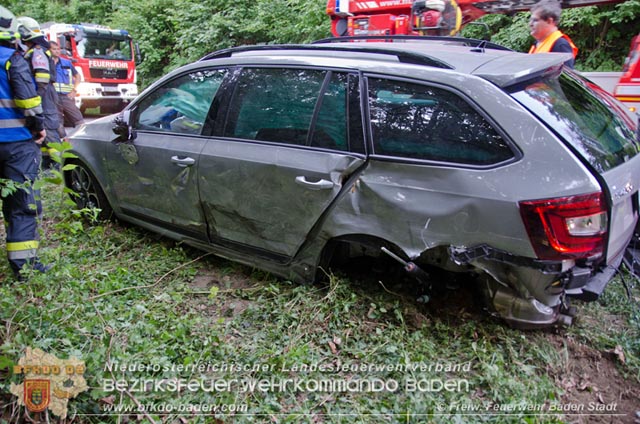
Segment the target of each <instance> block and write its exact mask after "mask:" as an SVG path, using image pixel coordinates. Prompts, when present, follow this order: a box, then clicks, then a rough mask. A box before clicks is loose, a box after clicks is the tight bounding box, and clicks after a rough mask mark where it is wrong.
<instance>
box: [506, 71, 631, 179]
mask: <svg viewBox="0 0 640 424" xmlns="http://www.w3.org/2000/svg"><path fill="white" fill-rule="evenodd" d="M589 84H590V83H589V82H587V81H585V80H582V79H581V78H578V77H577V76H574V75H573V74H572V75H569V74H567V73H566V72H565V73H562V74H560V76H549V77H547V78H544V79H542V80H539V81H536V82H533V83H531V84H528V85H527V86H526V87H524V88H523V89H521V90H518V91H516V92H514V93H512V94H511V95H512V96H513V97H514V98H515V99H516V100H518V101H519V102H520V103H522V104H523V105H524V106H525V107H527V108H528V109H529V110H531V111H532V112H533V113H534V114H535V115H537V116H538V117H539V118H540V119H541V120H542V121H543V122H545V123H546V124H547V125H548V126H549V128H552V129H553V130H554V131H556V132H557V133H558V134H560V136H561V137H562V138H563V139H564V140H566V141H567V142H568V143H569V144H570V145H571V146H572V147H573V148H574V149H575V150H576V151H577V152H578V153H579V154H580V156H582V157H583V158H584V159H585V160H586V161H587V162H589V164H591V165H592V166H593V167H594V168H595V169H596V170H597V171H598V172H604V171H607V170H608V169H611V168H615V167H616V166H618V165H620V164H622V163H623V162H626V161H628V160H629V159H631V158H632V157H633V156H635V155H636V154H637V153H638V145H637V142H635V140H636V135H635V133H634V131H635V128H633V127H632V126H631V125H632V122H631V121H630V120H627V119H625V117H624V116H622V115H621V114H620V113H616V108H613V107H611V104H607V99H606V98H602V95H600V94H599V93H598V91H597V90H599V89H598V88H597V87H596V88H595V89H590V88H589ZM630 124H631V125H630Z"/></svg>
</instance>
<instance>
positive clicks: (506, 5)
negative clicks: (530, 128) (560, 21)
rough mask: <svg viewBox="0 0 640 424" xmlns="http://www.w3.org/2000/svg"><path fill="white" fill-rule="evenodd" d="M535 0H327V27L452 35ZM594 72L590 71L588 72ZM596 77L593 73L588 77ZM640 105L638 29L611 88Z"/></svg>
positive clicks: (346, 32)
mask: <svg viewBox="0 0 640 424" xmlns="http://www.w3.org/2000/svg"><path fill="white" fill-rule="evenodd" d="M621 1H623V0H564V1H563V2H562V6H563V7H581V6H589V5H596V4H613V3H620V2H621ZM536 2H537V0H328V2H327V14H328V15H329V16H330V17H331V32H332V33H333V35H334V36H336V37H341V36H360V35H368V36H383V35H435V36H453V35H456V34H457V33H458V32H459V31H460V29H461V28H462V26H464V25H466V24H468V23H470V22H472V21H475V20H476V19H478V18H480V17H481V16H483V15H486V14H490V13H513V12H522V11H528V10H529V9H530V8H531V6H533V5H534V4H535V3H536ZM594 74H595V73H591V76H593V75H594ZM594 80H595V82H596V83H597V82H598V81H597V79H596V78H594ZM612 94H614V95H615V96H616V97H617V98H618V99H619V100H620V101H622V102H624V103H625V104H626V105H627V106H628V107H629V109H631V110H632V111H634V112H637V111H640V35H638V36H637V37H635V38H634V39H633V41H632V42H631V51H630V52H629V56H628V57H627V60H626V61H625V65H624V69H623V72H622V76H621V78H620V80H619V82H618V84H617V85H616V86H615V89H614V90H613V93H612Z"/></svg>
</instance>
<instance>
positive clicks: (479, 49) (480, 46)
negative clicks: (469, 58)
mask: <svg viewBox="0 0 640 424" xmlns="http://www.w3.org/2000/svg"><path fill="white" fill-rule="evenodd" d="M486 45H487V40H482V42H481V43H480V44H478V45H477V46H476V47H474V48H472V49H471V51H472V52H474V53H484V48H485V47H486Z"/></svg>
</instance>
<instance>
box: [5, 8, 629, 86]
mask: <svg viewBox="0 0 640 424" xmlns="http://www.w3.org/2000/svg"><path fill="white" fill-rule="evenodd" d="M6 1H7V2H8V4H7V5H6V7H8V8H9V9H10V10H11V11H13V13H15V14H16V15H18V16H19V15H26V16H31V17H33V18H35V19H36V20H38V21H39V22H49V21H57V22H68V23H77V22H93V23H98V24H103V25H109V26H111V27H113V28H124V29H127V30H128V31H129V33H131V35H132V36H133V37H134V38H135V39H136V40H137V42H138V43H139V45H140V49H141V51H142V53H143V56H144V61H143V63H142V64H140V66H139V67H138V77H139V81H140V83H141V86H142V87H145V86H147V85H148V84H150V83H151V82H153V81H154V80H156V79H157V78H159V77H160V76H162V75H164V74H165V73H167V72H169V71H170V70H172V69H175V68H176V67H178V66H181V65H184V64H186V63H189V62H191V61H193V60H197V59H198V58H200V57H202V56H204V55H205V54H207V53H209V52H211V51H215V50H218V49H223V48H227V47H231V46H237V45H244V44H260V43H304V42H308V41H311V40H314V39H318V38H325V37H328V36H330V21H329V18H328V17H327V16H326V15H325V7H326V1H325V0H311V1H305V0H233V1H232V0H172V1H169V0H6ZM529 16H530V15H529V13H517V14H515V15H513V16H508V15H488V16H485V17H483V18H482V19H481V20H480V21H479V23H482V24H483V25H486V26H487V27H488V30H489V32H488V34H490V38H491V40H492V41H494V42H497V43H499V44H503V45H506V46H508V47H510V48H512V49H514V50H517V51H523V52H526V51H528V49H529V47H530V46H531V44H532V43H533V41H534V40H533V38H532V37H531V36H530V34H529V27H528V19H529ZM560 27H561V29H562V30H563V31H565V32H567V33H568V34H569V35H570V36H571V38H572V39H573V40H574V42H575V43H576V44H577V46H578V48H579V49H580V54H579V55H578V59H577V62H576V67H577V68H578V69H580V70H599V71H618V70H620V69H621V67H622V64H623V62H624V58H625V57H626V54H627V52H628V50H629V43H630V41H631V36H632V35H633V34H636V33H637V32H638V29H639V28H640V0H627V1H625V2H624V3H619V4H616V5H611V6H598V7H596V6H590V7H582V8H574V9H567V10H565V11H564V12H563V17H562V22H561V25H560ZM463 35H465V36H470V37H474V38H485V37H487V33H486V31H485V30H484V29H483V27H482V26H480V25H468V26H467V27H466V28H465V29H464V30H463Z"/></svg>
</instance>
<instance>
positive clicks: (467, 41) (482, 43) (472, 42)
mask: <svg viewBox="0 0 640 424" xmlns="http://www.w3.org/2000/svg"><path fill="white" fill-rule="evenodd" d="M366 40H369V41H374V40H379V41H388V42H392V41H447V42H455V43H459V44H460V45H462V46H468V47H473V48H482V49H493V50H506V51H513V50H512V49H510V48H508V47H505V46H501V45H500V44H495V43H491V42H489V41H486V40H478V39H476V38H464V37H451V36H440V35H353V36H343V37H330V38H323V39H322V40H317V41H314V42H312V43H311V44H326V43H346V42H349V41H366Z"/></svg>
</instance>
